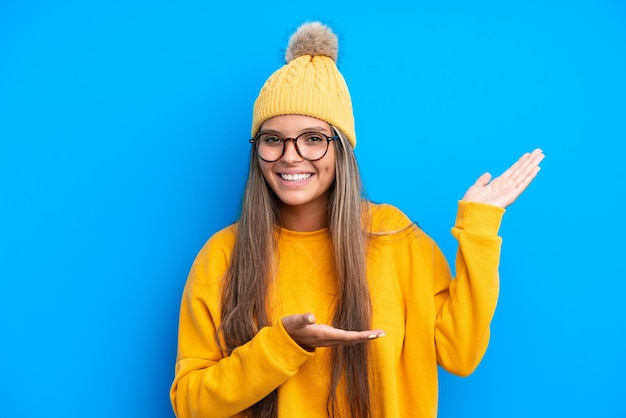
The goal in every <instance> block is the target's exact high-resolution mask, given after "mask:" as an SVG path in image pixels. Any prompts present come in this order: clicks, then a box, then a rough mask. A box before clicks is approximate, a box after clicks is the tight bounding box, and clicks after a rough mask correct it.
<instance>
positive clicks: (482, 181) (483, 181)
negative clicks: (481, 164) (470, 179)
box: [474, 173, 491, 186]
mask: <svg viewBox="0 0 626 418" xmlns="http://www.w3.org/2000/svg"><path fill="white" fill-rule="evenodd" d="M489 181H491V174H490V173H484V174H483V175H482V176H480V177H478V180H476V183H474V184H475V185H476V186H486V185H487V184H489Z"/></svg>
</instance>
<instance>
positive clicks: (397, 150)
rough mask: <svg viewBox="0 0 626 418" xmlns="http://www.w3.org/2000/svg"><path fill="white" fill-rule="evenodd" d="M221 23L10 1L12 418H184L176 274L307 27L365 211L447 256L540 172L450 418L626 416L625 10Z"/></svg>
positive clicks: (3, 97) (0, 79) (368, 5)
mask: <svg viewBox="0 0 626 418" xmlns="http://www.w3.org/2000/svg"><path fill="white" fill-rule="evenodd" d="M222 3H225V2H219V5H218V2H205V1H193V0H188V1H177V2H171V3H168V2H159V1H153V2H149V1H142V0H130V1H115V0H113V1H111V0H109V1H106V2H104V1H91V2H82V1H69V0H60V1H56V2H44V1H35V0H23V1H2V2H0V146H1V148H0V246H1V247H0V278H1V289H0V339H1V343H0V359H1V360H0V361H1V362H2V371H3V377H2V379H1V380H0V416H2V417H12V418H21V417H24V418H26V417H93V418H98V417H172V416H173V415H172V412H171V409H170V406H169V398H168V390H169V385H170V382H171V379H172V377H173V367H174V359H175V354H176V353H175V352H176V327H177V320H178V318H177V316H178V306H179V302H180V296H181V292H182V288H183V285H184V281H185V279H186V275H187V272H188V269H189V267H190V265H191V263H192V260H193V258H194V256H195V254H196V253H197V251H198V250H199V249H200V247H201V246H202V244H203V243H204V241H205V240H206V239H207V238H208V237H209V236H210V235H211V234H212V233H213V232H215V231H216V230H217V229H219V228H221V227H223V226H225V225H227V224H229V223H231V222H233V221H234V220H235V219H236V217H237V213H238V208H239V199H240V195H241V192H242V188H243V183H244V179H245V173H246V165H247V161H246V159H247V152H248V146H249V144H248V143H247V139H248V138H249V136H250V132H249V127H250V119H251V107H252V103H253V101H254V99H255V97H256V94H257V93H258V91H259V89H260V87H261V85H262V83H263V82H264V80H265V79H266V78H267V77H268V76H269V74H270V73H271V72H272V71H274V70H275V69H276V68H278V67H279V66H280V65H281V64H282V54H283V51H284V47H285V46H286V42H287V39H288V37H289V35H290V34H291V33H292V32H293V30H294V29H295V28H296V27H297V26H298V25H299V24H300V23H302V22H303V21H305V20H309V19H320V20H322V21H324V22H326V23H327V24H329V25H331V26H332V27H334V28H335V30H336V32H337V33H338V35H339V38H340V61H339V65H340V69H341V70H342V72H343V74H344V76H345V78H346V79H347V81H348V83H349V85H350V88H351V93H352V98H353V101H354V107H355V115H356V118H357V132H358V133H357V135H358V141H359V143H358V146H357V149H356V151H357V155H358V158H359V161H360V165H361V168H362V171H363V175H364V178H365V182H366V187H367V190H368V195H369V197H370V198H372V199H373V200H375V201H384V202H389V203H393V204H395V205H397V206H399V207H400V208H402V209H403V210H404V211H405V212H406V213H408V214H409V215H410V216H411V217H412V218H413V219H415V220H416V221H417V222H419V224H420V225H421V226H422V227H423V228H424V229H425V230H426V231H427V232H428V233H429V234H430V235H431V236H432V237H433V238H435V239H436V240H437V242H438V243H439V244H440V246H441V248H442V249H443V251H444V252H445V254H446V255H447V256H448V258H449V259H452V258H453V257H454V251H455V242H454V240H453V239H452V238H451V236H450V233H449V229H450V227H451V226H452V224H453V221H454V216H455V211H456V201H457V199H458V198H460V197H461V196H462V194H463V192H464V191H465V189H466V188H467V187H468V186H469V185H470V184H471V183H472V182H473V181H474V180H475V179H476V178H477V177H478V176H479V175H480V174H481V173H482V172H484V171H486V170H488V171H490V172H492V173H494V174H499V173H500V172H501V171H502V170H504V169H505V168H506V167H507V166H508V165H509V164H510V163H511V162H513V161H514V160H515V159H516V158H517V157H518V156H519V155H521V154H522V153H523V152H525V151H529V150H531V149H533V148H535V147H541V148H543V149H544V151H545V153H546V155H547V158H546V160H545V162H544V164H543V170H542V171H541V173H540V174H539V177H538V178H537V180H536V182H535V183H533V184H532V185H531V187H530V188H529V190H528V191H527V192H526V193H525V194H524V195H522V197H521V198H520V199H519V200H518V201H517V202H516V203H515V204H514V205H513V206H512V207H510V208H509V209H508V210H507V214H506V215H505V218H504V222H503V225H502V229H501V235H502V236H503V238H504V245H503V255H502V263H501V278H502V286H501V297H500V302H499V306H498V310H497V312H496V316H495V318H494V321H493V336H492V340H491V344H490V347H489V350H488V352H487V354H486V356H485V359H484V361H483V362H482V363H481V365H480V366H479V368H478V369H477V370H476V372H475V373H474V374H473V375H472V376H470V377H468V378H465V379H463V378H458V377H455V376H451V375H449V374H447V373H446V372H442V373H441V385H440V386H441V394H440V417H459V416H463V417H466V418H469V417H480V418H489V417H494V418H496V417H497V418H501V417H528V416H534V417H551V416H568V417H624V416H626V401H624V399H625V396H624V395H625V394H626V393H625V392H626V390H625V388H626V385H625V382H624V379H625V378H624V372H626V360H625V357H626V356H625V354H626V343H625V342H624V341H623V335H624V331H625V328H626V327H625V325H624V314H623V312H624V308H623V306H624V298H623V294H624V291H625V290H626V287H625V285H624V283H625V280H624V277H623V276H624V274H623V259H624V255H623V248H624V246H623V237H624V235H625V232H626V231H625V227H624V222H623V215H622V213H623V210H622V209H621V206H620V204H621V199H620V198H621V196H620V195H623V194H624V180H626V176H625V175H624V163H623V161H624V154H625V151H626V147H625V145H624V140H625V138H626V118H625V116H626V77H625V76H624V75H625V74H626V24H625V18H626V5H625V4H624V2H620V1H602V0H586V1H576V0H571V1H524V2H521V1H520V2H512V1H486V0H485V1H472V2H467V1H466V2H464V1H456V2H455V1H438V2H434V1H433V2H412V1H404V2H398V1H385V2H380V1H375V2H373V1H370V2H367V1H366V2H356V1H354V2H351V1H343V2H336V1H326V0H320V1H318V2H315V3H294V2H274V3H273V4H271V3H268V2H249V3H247V4H246V3H242V4H240V3H236V2H233V3H232V5H225V4H222ZM338 3H341V4H340V5H339V4H338Z"/></svg>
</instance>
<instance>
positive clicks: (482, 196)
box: [461, 148, 544, 208]
mask: <svg viewBox="0 0 626 418" xmlns="http://www.w3.org/2000/svg"><path fill="white" fill-rule="evenodd" d="M543 158H544V155H543V151H542V150H540V149H539V148H537V149H536V150H534V151H533V152H530V153H526V154H524V155H522V156H521V158H520V159H519V160H517V162H516V163H515V164H513V165H512V166H511V167H509V168H508V169H507V170H506V171H505V172H504V173H502V175H501V176H500V177H496V178H495V179H493V180H491V174H489V173H485V174H483V175H482V176H480V177H479V178H478V180H476V183H474V184H473V185H472V186H471V187H470V188H469V189H468V190H467V192H465V195H464V196H463V198H462V199H461V200H464V201H467V202H478V203H485V204H488V205H494V206H499V207H501V208H506V207H507V206H509V205H511V204H512V203H513V202H515V199H517V198H518V196H519V195H520V194H522V192H523V191H524V190H526V188H527V187H528V185H529V184H530V182H532V181H533V179H534V178H535V176H536V175H537V173H538V172H539V170H540V167H539V163H540V162H541V160H543Z"/></svg>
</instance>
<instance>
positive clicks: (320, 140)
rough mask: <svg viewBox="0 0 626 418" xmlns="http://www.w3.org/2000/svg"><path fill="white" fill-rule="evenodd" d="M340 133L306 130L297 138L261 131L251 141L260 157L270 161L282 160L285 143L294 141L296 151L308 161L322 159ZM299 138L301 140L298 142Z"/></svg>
mask: <svg viewBox="0 0 626 418" xmlns="http://www.w3.org/2000/svg"><path fill="white" fill-rule="evenodd" d="M337 139H339V135H335V136H328V135H326V134H323V133H320V132H304V133H302V134H300V135H298V136H297V137H295V138H283V137H281V136H279V135H276V134H272V133H263V132H259V133H258V134H257V135H256V136H255V137H254V138H252V139H251V140H250V143H252V144H255V145H256V149H257V152H258V154H259V158H261V159H262V160H263V161H266V162H268V163H272V162H274V161H278V160H280V158H281V157H282V156H283V155H284V154H285V145H286V143H287V142H288V141H293V144H294V145H295V147H296V152H297V153H298V155H299V156H300V157H302V158H304V159H305V160H307V161H317V160H321V159H322V158H323V157H324V156H325V155H326V153H327V152H328V144H330V141H336V140H337ZM298 140H301V141H299V142H298Z"/></svg>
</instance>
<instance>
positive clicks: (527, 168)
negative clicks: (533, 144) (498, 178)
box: [513, 150, 545, 184]
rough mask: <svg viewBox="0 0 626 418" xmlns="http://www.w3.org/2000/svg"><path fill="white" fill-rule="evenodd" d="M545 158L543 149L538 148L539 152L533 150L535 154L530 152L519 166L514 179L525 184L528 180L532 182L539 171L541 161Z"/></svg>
mask: <svg viewBox="0 0 626 418" xmlns="http://www.w3.org/2000/svg"><path fill="white" fill-rule="evenodd" d="M544 158H545V155H544V154H543V152H541V150H538V152H537V153H535V152H533V154H530V155H529V157H528V158H527V159H526V161H524V163H523V164H521V165H520V167H519V168H518V170H517V173H516V174H515V175H514V176H513V180H514V181H515V182H516V183H517V184H523V183H526V182H527V181H528V182H530V180H532V179H533V178H535V176H536V175H537V173H538V172H539V163H541V161H543V159H544Z"/></svg>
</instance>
